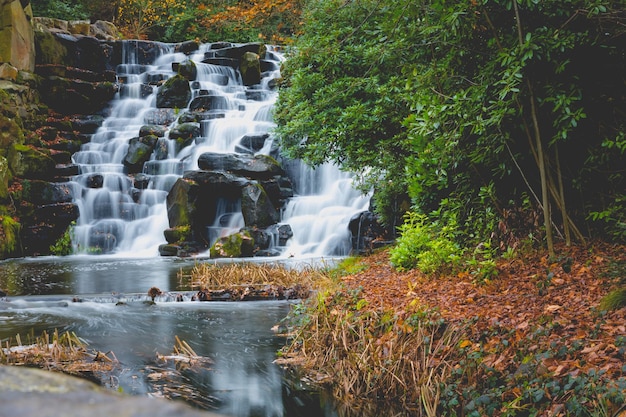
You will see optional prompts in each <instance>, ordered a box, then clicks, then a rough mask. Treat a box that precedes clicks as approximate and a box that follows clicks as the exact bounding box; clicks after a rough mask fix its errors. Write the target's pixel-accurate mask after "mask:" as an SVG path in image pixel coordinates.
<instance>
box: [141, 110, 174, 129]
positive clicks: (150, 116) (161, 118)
mask: <svg viewBox="0 0 626 417" xmlns="http://www.w3.org/2000/svg"><path fill="white" fill-rule="evenodd" d="M176 117H177V114H176V111H175V110H174V109H152V110H149V111H147V112H146V113H145V114H144V116H143V122H144V123H146V124H150V125H161V126H168V125H170V124H172V123H174V121H175V120H176Z"/></svg>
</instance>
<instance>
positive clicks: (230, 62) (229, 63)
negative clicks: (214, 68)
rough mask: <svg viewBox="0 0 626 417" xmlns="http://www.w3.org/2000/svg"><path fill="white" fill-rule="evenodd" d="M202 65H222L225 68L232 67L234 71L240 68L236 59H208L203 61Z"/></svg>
mask: <svg viewBox="0 0 626 417" xmlns="http://www.w3.org/2000/svg"><path fill="white" fill-rule="evenodd" d="M205 56H206V55H205ZM202 63H204V64H211V65H220V66H223V67H231V68H232V69H238V68H239V61H238V60H236V59H232V58H215V57H206V58H205V59H203V60H202Z"/></svg>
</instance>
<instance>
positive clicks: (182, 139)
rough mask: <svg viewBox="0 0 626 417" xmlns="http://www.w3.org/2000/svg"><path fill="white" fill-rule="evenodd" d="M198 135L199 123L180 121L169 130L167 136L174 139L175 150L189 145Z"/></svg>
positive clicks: (177, 150)
mask: <svg viewBox="0 0 626 417" xmlns="http://www.w3.org/2000/svg"><path fill="white" fill-rule="evenodd" d="M197 137H200V124H199V123H181V124H179V125H177V126H175V127H173V128H172V129H171V130H170V134H169V138H170V139H171V140H174V141H176V152H179V151H180V150H181V149H183V148H185V147H187V146H189V145H191V144H192V143H193V141H194V140H195V138H197Z"/></svg>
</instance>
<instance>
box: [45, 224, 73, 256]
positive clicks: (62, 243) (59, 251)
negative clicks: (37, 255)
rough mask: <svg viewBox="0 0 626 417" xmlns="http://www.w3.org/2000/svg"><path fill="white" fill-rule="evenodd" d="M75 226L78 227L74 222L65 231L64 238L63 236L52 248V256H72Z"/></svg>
mask: <svg viewBox="0 0 626 417" xmlns="http://www.w3.org/2000/svg"><path fill="white" fill-rule="evenodd" d="M74 226H76V222H72V224H70V225H69V226H67V229H65V233H63V236H61V237H60V238H59V240H57V241H56V243H55V244H54V245H52V246H50V253H51V254H53V255H57V256H65V255H71V254H72V252H73V248H72V236H73V235H74Z"/></svg>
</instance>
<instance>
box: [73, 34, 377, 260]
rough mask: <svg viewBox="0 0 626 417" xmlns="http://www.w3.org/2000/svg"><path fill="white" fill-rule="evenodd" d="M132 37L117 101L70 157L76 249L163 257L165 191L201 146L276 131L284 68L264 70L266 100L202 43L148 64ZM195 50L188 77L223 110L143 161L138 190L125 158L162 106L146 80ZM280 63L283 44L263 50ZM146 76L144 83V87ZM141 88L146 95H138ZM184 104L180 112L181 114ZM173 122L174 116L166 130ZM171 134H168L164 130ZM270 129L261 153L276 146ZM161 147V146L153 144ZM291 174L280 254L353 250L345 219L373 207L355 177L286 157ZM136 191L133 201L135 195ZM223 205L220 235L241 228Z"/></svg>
mask: <svg viewBox="0 0 626 417" xmlns="http://www.w3.org/2000/svg"><path fill="white" fill-rule="evenodd" d="M133 46H134V43H133V42H128V43H126V44H125V50H124V54H123V55H124V64H123V65H121V66H120V67H119V68H118V75H120V76H121V75H123V76H124V82H125V85H124V94H123V97H122V96H120V95H119V94H118V97H117V98H116V99H115V100H114V101H113V102H112V103H111V107H112V108H111V114H110V116H109V117H108V118H107V119H106V120H105V122H104V124H103V125H102V127H101V128H100V129H99V130H98V131H97V132H96V133H95V134H94V135H93V137H92V139H91V142H90V143H87V144H85V145H83V147H82V149H81V151H79V152H77V153H76V154H74V156H73V161H74V163H76V164H78V165H79V166H80V172H81V174H80V175H78V176H76V177H74V178H73V182H72V184H73V187H74V195H75V203H76V204H77V205H78V207H79V210H80V217H79V219H78V222H77V225H76V227H75V229H74V236H73V245H74V250H75V252H77V253H81V252H87V253H88V252H89V248H90V247H94V246H100V247H102V248H103V249H104V251H105V252H112V253H115V254H116V255H118V256H130V257H152V256H157V255H158V247H159V245H161V244H163V243H166V242H165V239H164V235H163V231H164V230H165V229H167V228H168V227H169V224H168V218H167V207H166V203H165V201H166V197H167V193H168V192H169V190H170V189H171V187H172V186H173V184H174V183H175V182H176V180H177V179H178V178H179V177H181V176H182V174H183V172H184V171H186V170H197V169H198V163H197V161H198V157H199V156H200V155H201V154H202V153H204V152H219V153H234V152H236V147H237V145H238V144H239V142H240V140H241V138H242V137H243V136H244V135H247V134H257V135H258V134H263V133H271V131H272V129H273V128H274V126H275V125H274V123H273V121H272V116H271V113H272V112H271V110H272V106H273V104H274V103H275V101H276V98H277V94H278V93H277V92H276V91H272V90H270V89H269V88H268V83H269V82H270V81H271V80H272V79H275V78H278V77H279V75H280V74H279V72H278V71H273V72H268V73H265V74H264V78H263V80H262V82H261V85H260V86H256V87H255V91H254V93H258V92H259V91H258V90H259V89H260V90H261V91H260V93H261V94H260V96H261V99H257V100H250V99H247V98H246V91H247V88H246V87H245V86H243V84H242V83H241V76H240V74H239V73H238V71H236V70H233V69H232V68H229V67H224V66H216V65H210V64H203V63H201V62H200V61H201V60H202V59H204V52H205V51H207V50H208V48H209V47H210V45H204V46H203V47H202V48H201V49H200V50H199V51H198V52H197V53H195V54H193V55H192V56H189V57H187V56H185V55H184V54H181V53H173V52H172V51H173V47H172V46H171V45H165V44H163V45H162V48H163V53H162V55H161V56H160V57H159V58H157V59H156V61H155V62H154V63H152V64H151V65H138V64H137V59H136V55H137V53H136V51H135V50H134V49H133ZM188 58H191V59H192V60H193V61H194V62H195V63H196V65H197V68H198V77H197V79H196V82H193V83H192V87H193V89H192V92H193V95H194V97H195V95H197V94H198V93H199V90H208V91H210V92H211V94H215V95H219V96H221V97H223V99H222V103H223V106H222V107H224V111H223V115H221V116H223V117H217V118H215V119H211V120H205V121H203V122H202V123H201V137H200V138H197V139H196V141H195V143H194V144H192V145H190V146H188V147H186V148H183V149H182V150H181V151H180V152H178V153H176V149H175V147H174V146H173V143H174V141H170V140H165V142H168V143H169V144H168V145H167V155H166V157H165V158H163V156H161V157H160V160H156V157H155V154H153V155H152V156H151V160H150V161H149V162H147V163H146V164H145V165H144V170H143V172H144V173H145V174H148V175H149V176H150V181H149V185H148V187H147V189H145V190H142V191H141V192H140V193H139V192H138V190H136V189H135V188H134V186H133V181H132V179H131V178H130V177H128V176H127V175H126V168H125V167H124V165H123V164H122V161H123V159H124V157H125V155H126V152H127V150H128V146H129V141H130V139H131V138H134V137H137V136H139V130H140V128H141V127H142V126H143V125H146V124H150V123H149V121H147V120H146V117H150V115H152V114H153V113H154V111H155V110H156V108H155V106H156V92H157V87H156V86H154V87H152V94H149V95H147V96H146V93H145V91H146V87H145V83H146V80H147V79H148V77H149V76H153V77H154V76H161V77H162V78H168V77H171V76H173V75H174V72H173V71H172V69H171V67H172V63H175V62H182V61H184V60H186V59H188ZM265 58H266V59H270V60H275V61H276V64H277V65H276V67H279V64H280V61H282V59H283V58H282V56H281V55H280V53H279V52H277V51H272V52H270V53H268V54H267V56H266V57H265ZM142 83H144V85H143V86H142ZM142 91H143V95H144V96H145V97H144V98H142ZM183 111H184V109H181V110H180V113H182V112H183ZM175 125H176V122H174V123H173V124H172V125H170V126H169V128H172V127H174V126H175ZM166 137H167V134H166ZM272 142H273V140H272V135H271V134H270V136H269V138H268V139H267V140H266V142H265V145H264V146H263V148H262V149H261V150H260V151H258V152H257V153H262V154H270V152H271V150H272V148H273V147H272ZM157 146H158V145H157ZM290 167H291V168H290V169H289V174H290V176H291V178H292V181H293V183H294V191H295V192H296V194H297V195H296V196H295V197H293V198H292V199H290V201H289V202H288V203H287V204H286V207H285V208H284V210H283V213H282V219H281V223H284V224H289V225H290V226H291V228H292V230H293V237H292V238H291V239H290V240H289V241H288V243H287V246H286V247H284V248H279V249H281V251H282V253H283V255H284V256H290V257H321V256H329V255H339V256H343V255H347V254H349V252H350V248H351V244H350V233H349V231H348V222H349V220H350V218H351V217H352V216H353V215H355V214H356V213H358V212H361V211H364V210H367V207H368V204H369V196H363V195H361V193H360V192H358V191H356V190H355V189H354V188H353V187H352V185H351V177H350V175H348V174H346V173H342V172H340V170H339V169H337V168H336V167H334V166H331V165H327V166H323V167H320V168H318V169H315V170H313V169H310V168H307V167H305V166H304V165H303V164H299V163H290ZM94 174H98V175H101V176H102V180H103V186H102V187H101V188H90V187H89V185H88V184H89V182H90V181H93V176H94ZM137 194H139V195H140V197H139V198H138V199H137V198H136V199H134V198H133V195H137ZM225 206H226V207H225V208H224V210H223V211H221V212H218V214H217V216H216V218H215V220H214V222H213V226H212V227H211V228H210V229H211V231H210V232H209V233H210V234H213V235H214V236H223V235H225V234H227V233H232V232H236V231H237V230H238V228H240V227H242V226H243V219H242V217H241V214H240V213H238V212H237V210H240V208H239V207H238V206H237V205H236V204H235V205H234V207H233V204H232V203H231V204H225Z"/></svg>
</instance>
